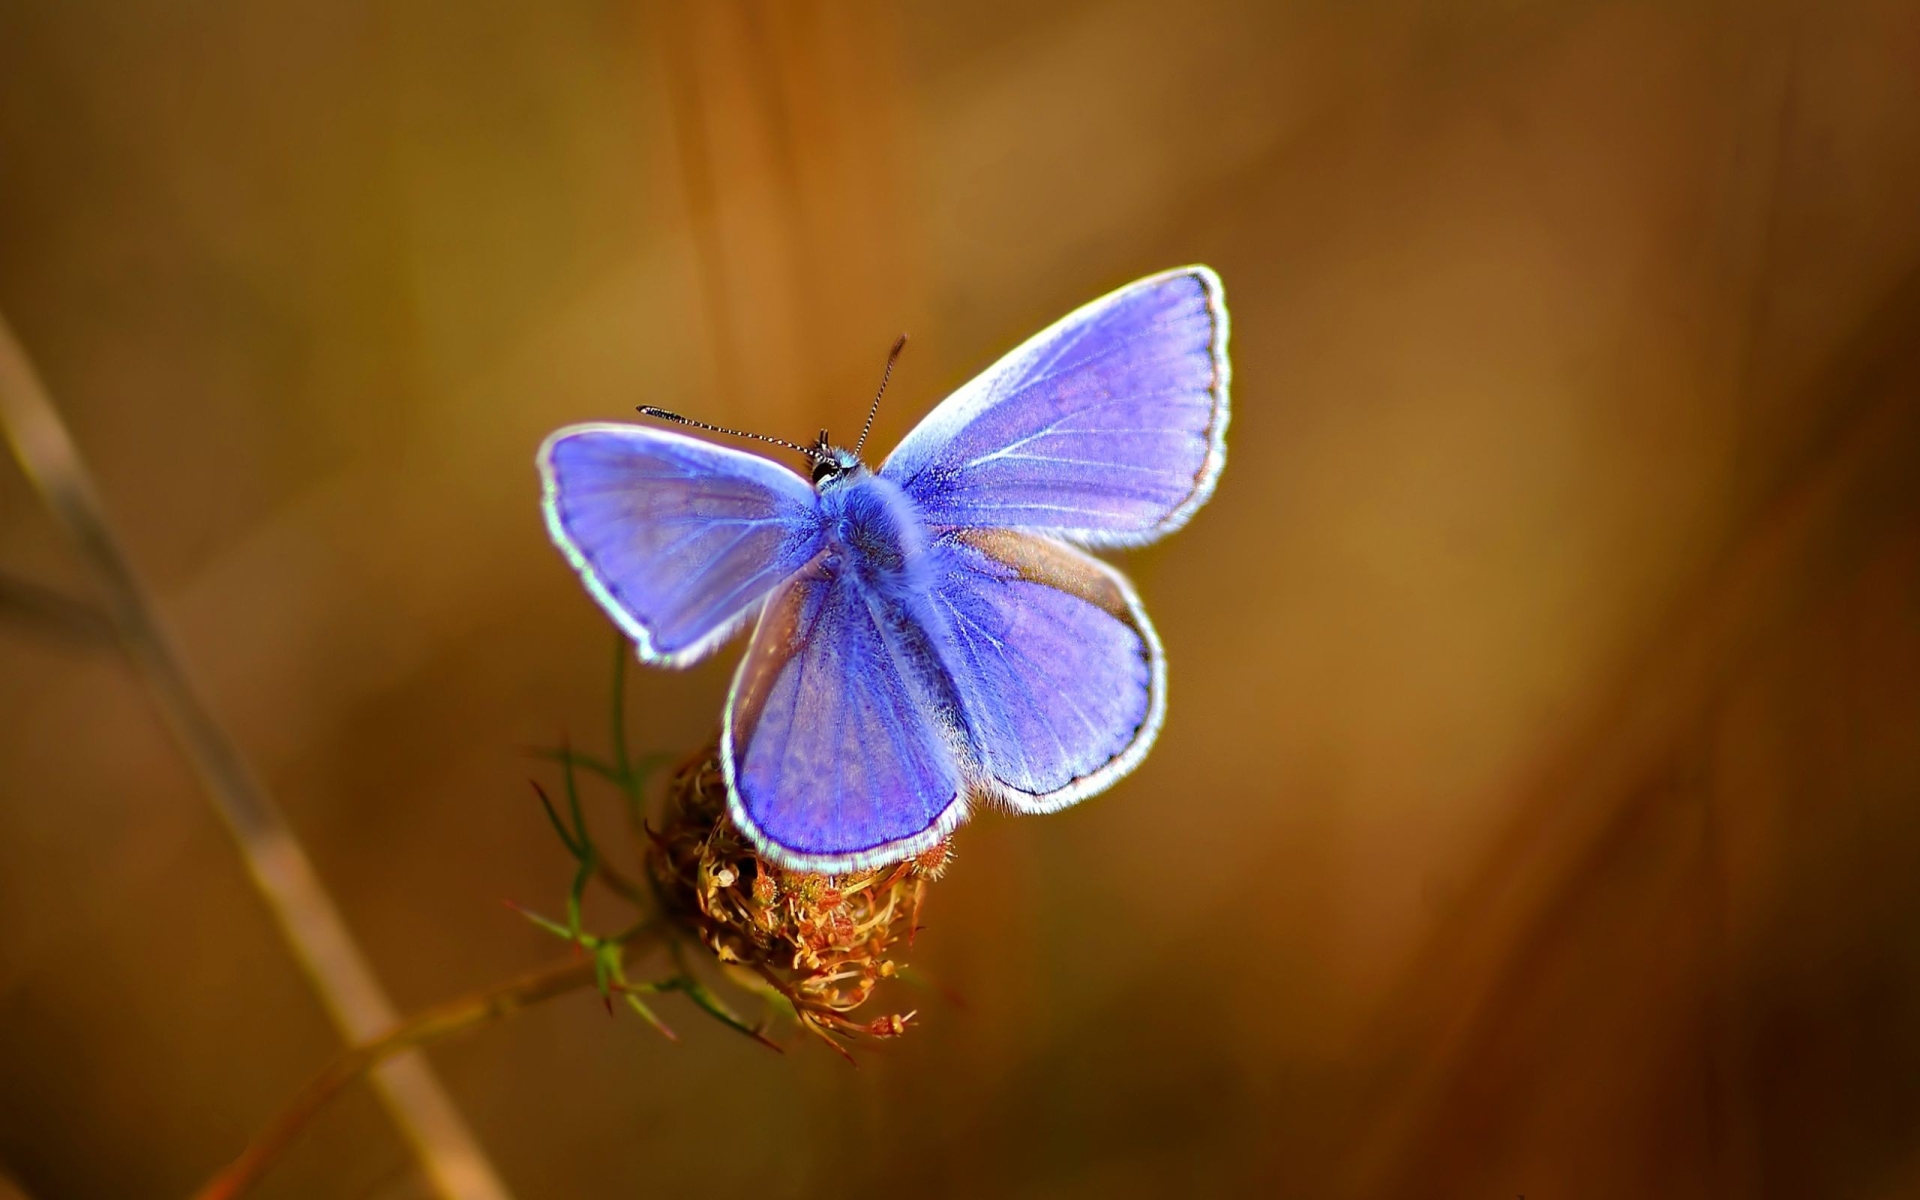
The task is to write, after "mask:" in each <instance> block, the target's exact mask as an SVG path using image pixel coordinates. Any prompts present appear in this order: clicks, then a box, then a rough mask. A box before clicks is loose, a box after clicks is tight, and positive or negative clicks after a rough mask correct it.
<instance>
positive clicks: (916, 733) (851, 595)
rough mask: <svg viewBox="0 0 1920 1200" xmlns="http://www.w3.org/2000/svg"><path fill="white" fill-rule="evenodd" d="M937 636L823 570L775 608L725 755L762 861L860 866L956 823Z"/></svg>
mask: <svg viewBox="0 0 1920 1200" xmlns="http://www.w3.org/2000/svg"><path fill="white" fill-rule="evenodd" d="M823 557H824V556H823ZM935 636H937V634H935V633H933V632H930V631H929V629H928V626H927V623H926V622H924V621H923V620H922V619H920V618H919V617H916V616H915V615H913V614H911V613H910V612H908V611H907V610H906V608H905V607H904V606H902V605H900V604H898V603H897V602H895V601H893V600H890V599H888V598H887V597H885V596H884V595H882V594H880V593H879V592H877V591H875V590H874V589H872V588H871V587H869V586H868V585H867V584H866V583H864V582H862V581H861V580H860V579H859V578H857V577H856V575H855V573H854V572H853V571H851V570H847V571H845V572H844V573H834V574H828V573H827V572H826V571H825V570H824V569H822V568H820V567H819V566H817V565H816V566H815V567H812V568H809V569H808V570H807V571H805V572H803V573H802V574H801V575H800V576H798V577H797V578H795V579H794V580H793V581H791V582H790V583H788V584H787V585H785V586H784V587H782V588H781V589H780V590H779V591H777V592H776V593H775V594H774V595H773V596H772V597H770V598H769V599H768V601H767V604H766V607H765V609H764V611H763V612H762V614H761V618H760V624H759V626H758V627H757V628H756V629H755V630H754V635H753V643H752V645H751V646H750V647H749V648H748V650H747V657H746V658H745V660H744V661H742V662H741V664H740V670H739V673H738V674H737V675H736V676H735V677H734V685H733V694H732V696H731V697H730V698H729V700H728V704H727V716H726V723H725V727H724V729H723V731H722V734H721V751H720V758H721V764H722V767H723V770H724V771H725V773H726V777H727V785H728V795H729V804H730V808H731V815H732V817H733V820H734V823H735V824H736V825H738V826H739V827H740V828H741V829H742V830H744V831H745V832H746V833H747V835H748V836H749V837H751V838H752V839H753V840H754V842H755V844H757V845H758V846H760V847H761V849H762V851H763V852H765V853H767V854H768V855H770V856H771V857H774V858H776V859H777V860H778V861H780V862H781V863H782V864H783V865H785V866H787V867H789V868H794V869H799V870H812V871H824V872H840V871H850V870H857V869H861V868H864V867H869V866H875V865H878V864H880V863H884V862H892V861H896V860H898V859H901V858H906V857H908V856H910V855H913V854H917V853H919V852H920V851H922V850H925V849H927V848H929V847H931V846H933V845H935V844H936V843H938V842H939V841H940V840H941V839H943V838H944V837H946V835H947V834H948V833H949V832H951V831H952V830H953V828H954V826H956V825H958V824H959V823H960V821H961V819H962V818H963V817H964V816H965V812H966V805H965V788H964V786H963V782H964V779H965V777H966V774H967V773H968V772H967V771H966V770H965V769H964V768H963V767H962V765H961V760H962V759H963V758H964V757H966V755H967V750H966V739H965V735H964V734H963V733H962V732H961V730H962V727H963V720H964V719H963V717H962V715H961V713H960V699H959V696H958V694H957V691H956V689H955V685H954V682H953V680H952V678H951V677H950V676H949V675H948V674H947V672H946V669H945V667H944V666H943V665H942V662H941V656H940V654H939V652H938V650H937V649H936V647H935V645H934V642H933V639H934V637H935Z"/></svg>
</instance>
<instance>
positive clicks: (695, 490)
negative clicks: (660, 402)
mask: <svg viewBox="0 0 1920 1200" xmlns="http://www.w3.org/2000/svg"><path fill="white" fill-rule="evenodd" d="M539 461H540V474H541V478H542V480H543V482H544V484H545V507H546V514H547V528H548V530H549V532H551V533H552V535H553V540H554V542H555V543H556V544H557V545H558V546H559V547H560V548H561V550H562V551H564V552H565V553H566V555H567V558H568V560H569V561H570V562H572V564H573V566H574V568H575V569H576V570H578V571H579V572H580V575H581V577H582V578H583V579H584V580H585V581H586V584H587V590H588V591H589V592H591V593H592V595H593V597H594V599H595V600H597V601H598V602H599V603H600V606H601V607H602V608H604V609H606V611H607V613H608V615H609V616H611V617H612V618H613V619H614V621H615V622H617V623H618V624H619V625H620V627H621V628H622V629H623V630H624V631H625V632H626V633H627V635H628V636H629V637H631V638H633V640H634V643H635V645H636V646H637V647H638V650H639V654H640V657H641V658H642V659H643V660H645V661H647V662H650V663H654V664H656V665H660V666H670V667H679V666H685V665H687V664H689V663H692V662H695V661H697V660H699V659H700V658H702V657H704V656H705V655H706V654H707V653H709V652H710V651H712V650H713V649H714V647H716V646H718V645H719V644H720V643H721V642H723V641H725V640H726V639H727V638H728V637H729V636H731V635H732V633H733V632H734V631H735V630H737V629H738V628H739V627H740V625H741V623H742V622H744V621H745V620H746V619H747V618H748V617H750V616H752V615H753V613H754V611H755V609H756V608H757V606H758V605H759V603H760V601H761V600H762V599H764V598H765V596H766V595H767V593H768V592H770V591H772V590H773V589H774V587H775V586H777V585H778V584H779V583H780V582H781V581H782V580H784V579H786V578H787V577H789V576H790V575H792V574H793V573H794V572H795V571H797V570H798V569H800V568H801V567H802V566H804V565H805V564H806V563H807V561H808V560H809V559H811V558H812V557H813V556H814V554H815V553H817V552H818V551H819V548H820V545H821V541H822V539H823V536H824V534H823V532H822V528H821V521H820V515H819V498H818V497H817V496H816V495H815V494H814V491H813V489H812V488H811V487H810V486H808V484H807V482H806V481H805V480H803V479H801V478H800V477H799V476H798V475H796V474H794V473H793V472H792V471H789V470H787V469H786V468H784V467H781V466H779V465H778V464H775V463H771V462H768V461H767V460H766V459H764V458H759V457H757V456H755V455H751V454H743V453H741V452H739V451H737V450H729V449H727V448H726V447H723V446H712V445H708V444H707V443H705V442H701V441H697V440H695V439H693V438H689V437H685V436H683V435H680V434H676V433H669V432H666V431H663V430H655V429H647V428H643V427H640V426H636V425H613V424H597V425H574V426H569V427H568V428H566V429H562V430H559V431H558V432H556V433H555V434H553V436H551V437H549V438H548V439H547V441H546V444H545V445H543V446H542V447H541V448H540V460H539Z"/></svg>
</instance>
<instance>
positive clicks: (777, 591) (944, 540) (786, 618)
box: [539, 266, 1229, 873]
mask: <svg viewBox="0 0 1920 1200" xmlns="http://www.w3.org/2000/svg"><path fill="white" fill-rule="evenodd" d="M898 352H899V346H897V345H896V346H895V353H896V354H897V353H898ZM888 366H889V369H891V366H892V360H891V359H889V361H888ZM1228 376H1229V368H1228V364H1227V307H1226V299H1225V296H1224V293H1223V292H1222V291H1221V287H1220V280H1219V277H1218V276H1216V275H1215V274H1214V273H1213V272H1212V271H1211V270H1209V269H1208V268H1206V267H1201V266H1195V267H1186V268H1183V269H1180V270H1175V271H1168V272H1165V273H1163V274H1159V275H1153V276H1150V277H1148V278H1146V279H1142V280H1140V281H1138V282H1136V283H1133V284H1130V285H1128V286H1126V287H1124V288H1121V289H1120V290H1119V291H1116V292H1113V293H1111V294H1110V295H1107V296H1104V297H1102V298H1101V299H1099V300H1095V301H1094V302H1093V303H1091V304H1089V305H1087V306H1086V307H1084V308H1081V309H1080V310H1078V311H1077V312H1074V313H1072V314H1070V315H1069V316H1067V317H1066V318H1065V319H1064V320H1062V321H1060V322H1059V323H1057V324H1055V325H1054V326H1053V327H1052V328H1050V329H1047V330H1045V331H1044V332H1042V333H1040V334H1039V335H1038V336H1036V337H1034V338H1032V339H1030V340H1028V341H1027V342H1026V344H1024V345H1022V346H1021V347H1020V348H1019V349H1017V350H1015V351H1014V352H1013V353H1011V354H1009V355H1007V356H1006V357H1005V358H1003V359H1001V360H1000V361H999V362H998V363H996V364H994V365H993V367H992V368H990V369H989V370H988V371H987V372H986V373H985V374H983V375H981V376H979V377H978V378H976V379H975V380H973V381H972V382H971V383H969V384H967V385H966V386H965V387H963V388H961V389H960V390H959V391H958V392H955V393H954V394H953V395H952V396H950V397H949V398H948V399H947V400H946V401H945V402H944V403H942V404H941V405H940V406H939V407H938V408H936V409H935V410H934V411H933V413H932V414H931V415H930V416H928V417H927V418H926V419H925V420H924V421H922V422H921V423H920V425H919V427H918V428H916V429H914V430H913V432H911V433H909V434H908V435H907V436H906V439H905V440H904V441H902V442H901V443H900V445H899V446H898V447H897V448H895V450H894V452H893V453H892V454H891V455H890V456H888V458H887V460H886V462H885V463H884V464H883V465H882V466H881V467H880V469H879V470H878V471H873V470H870V469H869V468H868V467H867V466H866V464H865V463H863V462H861V461H860V449H861V446H863V445H864V444H865V441H866V434H865V433H864V432H863V433H862V434H861V439H860V443H859V444H857V445H856V446H855V447H854V449H853V450H851V451H849V450H845V449H842V448H840V447H837V446H832V445H829V444H828V442H827V436H826V434H825V433H824V432H822V433H821V435H820V440H819V442H818V443H816V444H815V445H813V446H801V445H798V444H796V443H792V442H780V443H779V444H781V445H785V446H787V447H788V448H790V449H794V450H799V451H800V452H801V453H803V454H806V455H807V456H808V457H809V458H811V459H812V462H813V480H812V484H811V485H809V484H808V482H807V481H806V480H805V479H803V478H801V477H800V476H799V475H798V474H796V473H795V472H793V471H790V470H788V469H786V468H785V467H782V466H779V465H778V464H776V463H773V462H770V461H768V460H766V459H764V458H759V457H757V456H755V455H752V454H747V453H744V452H742V451H739V450H732V449H728V448H725V447H722V446H715V445H712V444H710V443H707V442H703V441H699V440H697V439H695V438H692V437H689V436H686V435H684V434H680V433H675V432H670V431H667V430H663V429H656V428H649V427H643V426H636V425H618V424H587V425H572V426H568V427H567V428H565V429H561V430H559V431H557V432H555V433H554V434H553V435H552V436H551V437H549V438H548V439H547V440H546V443H545V444H544V445H543V446H541V448H540V459H539V462H540V474H541V478H542V480H543V482H544V484H545V508H546V517H547V528H548V529H549V530H550V531H551V533H552V535H553V540H554V542H555V543H556V544H557V545H558V546H559V547H560V549H561V550H562V551H563V552H564V553H565V554H566V556H567V560H568V561H569V562H571V563H572V564H573V566H574V569H575V570H577V571H579V572H580V575H581V578H582V579H584V580H585V581H586V585H587V590H588V591H589V592H591V593H592V594H593V597H594V599H595V600H597V601H599V603H600V606H601V607H602V608H604V609H606V611H607V613H608V615H610V616H611V617H612V618H613V619H614V621H615V622H616V623H618V624H619V626H620V628H621V629H622V630H624V631H625V632H626V634H627V635H628V636H629V637H631V638H632V639H633V641H634V643H635V644H636V646H637V647H638V650H639V655H640V658H641V660H642V661H643V662H647V663H652V664H655V665H658V666H666V667H684V666H686V665H688V664H690V663H693V662H696V661H698V660H699V659H701V658H703V657H705V656H706V655H707V654H710V653H711V652H712V651H713V650H714V649H715V648H716V647H717V646H719V645H720V644H721V643H722V642H724V641H726V640H727V639H728V638H729V637H730V636H732V635H733V634H734V633H735V632H736V631H738V630H739V629H740V628H741V627H742V626H743V625H744V624H745V623H746V622H747V621H748V620H749V619H752V618H754V617H756V616H757V617H758V618H759V620H758V624H757V625H756V627H755V629H754V633H753V637H752V640H751V643H750V644H749V646H748V648H747V654H746V658H745V659H744V660H743V661H742V662H741V664H740V667H739V670H738V671H737V672H736V673H735V675H734V679H733V688H732V691H731V693H730V694H729V695H728V697H727V708H726V715H725V719H724V723H723V725H722V733H721V745H720V762H721V767H722V770H723V771H724V773H725V776H726V781H727V794H728V802H729V803H728V807H729V811H730V814H731V816H732V818H733V821H734V823H735V824H737V825H738V826H739V827H740V829H741V830H742V831H744V832H745V833H746V834H747V836H748V837H750V838H751V839H752V840H753V843H754V845H755V846H756V847H758V849H759V850H760V852H761V854H762V855H764V856H765V857H767V858H769V859H771V860H773V861H774V862H777V863H779V864H781V865H782V866H785V867H788V868H791V869H795V870H809V871H821V872H828V873H835V872H845V871H851V870H856V869H864V868H869V867H874V866H879V865H881V864H884V863H888V862H893V861H897V860H899V859H903V858H907V857H910V856H912V855H915V854H918V853H920V852H922V851H924V850H927V849H929V848H931V847H933V846H934V845H936V844H938V843H939V842H941V841H942V840H944V839H945V838H946V837H947V835H948V834H949V833H951V832H952V831H953V829H954V828H955V827H956V826H958V825H959V824H960V822H961V821H962V820H964V819H965V817H966V815H967V810H968V805H969V803H970V801H972V800H975V799H985V800H989V801H995V800H997V801H999V802H1000V803H1002V804H1004V805H1006V806H1007V807H1009V808H1012V809H1014V810H1016V811H1019V812H1050V811H1052V810H1055V809H1059V808H1063V807H1065V806H1067V805H1069V804H1072V803H1074V802H1076V801H1079V800H1083V799H1085V798H1086V797H1088V796H1091V795H1093V794H1094V793H1096V792H1099V791H1101V790H1103V789H1105V788H1106V787H1108V786H1109V785H1111V784H1112V783H1113V782H1114V781H1115V780H1117V779H1119V778H1120V777H1121V776H1123V775H1125V774H1126V773H1127V772H1129V771H1131V770H1132V769H1133V768H1134V767H1136V766H1138V765H1139V764H1140V761H1141V759H1143V758H1145V757H1146V753H1147V750H1148V749H1149V748H1150V747H1151V746H1152V744H1153V740H1154V738H1155V737H1156V736H1157V735H1158V733H1159V731H1160V724H1161V721H1162V720H1163V718H1164V717H1165V715H1166V706H1167V698H1166V659H1165V655H1164V654H1163V652H1162V650H1161V648H1160V639H1159V637H1158V635H1156V634H1155V633H1154V629H1153V625H1152V624H1151V623H1150V622H1149V621H1148V620H1147V614H1146V611H1145V610H1144V609H1143V608H1142V607H1141V604H1140V599H1139V597H1138V596H1136V595H1135V594H1134V590H1133V587H1132V585H1131V584H1129V583H1128V582H1127V580H1126V577H1125V576H1123V575H1121V574H1120V573H1119V572H1118V571H1116V570H1114V569H1113V568H1112V567H1109V566H1108V565H1106V564H1105V563H1103V562H1101V561H1099V560H1098V559H1095V558H1093V557H1091V556H1089V555H1087V554H1084V553H1082V552H1081V551H1080V550H1079V549H1076V548H1075V547H1076V546H1088V547H1105V546H1139V545H1144V544H1145V543H1148V542H1151V541H1153V540H1155V539H1156V538H1159V537H1161V536H1162V535H1164V534H1167V533H1170V532H1172V531H1173V530H1175V529H1178V528H1180V527H1181V526H1182V525H1184V524H1186V522H1187V519H1188V518H1189V517H1191V516H1192V515H1193V514H1194V512H1195V510H1197V509H1198V508H1199V507H1200V506H1201V505H1202V504H1205V503H1206V501H1207V498H1208V497H1209V496H1211V495H1212V494H1213V488H1214V483H1215V481H1216V480H1218V479H1219V476H1220V470H1221V467H1222V466H1224V465H1225V462H1226V431H1227V412H1228V403H1227V383H1228ZM881 386H882V389H883V390H884V388H885V382H884V379H883V381H882V385H881ZM875 403H876V404H877V403H878V399H877V398H876V400H875ZM642 411H643V412H647V413H648V414H649V415H654V416H664V417H667V418H669V419H672V420H677V421H681V422H682V423H685V424H691V425H697V424H699V423H698V422H692V421H687V420H686V419H685V418H681V417H677V416H676V415H675V414H671V413H665V412H662V411H661V410H658V409H642ZM868 425H869V427H871V425H872V416H871V414H869V416H868ZM703 428H715V427H712V426H703ZM721 432H732V431H721ZM762 440H766V441H776V442H777V441H778V439H772V438H765V439H762Z"/></svg>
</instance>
